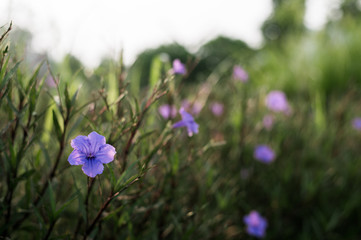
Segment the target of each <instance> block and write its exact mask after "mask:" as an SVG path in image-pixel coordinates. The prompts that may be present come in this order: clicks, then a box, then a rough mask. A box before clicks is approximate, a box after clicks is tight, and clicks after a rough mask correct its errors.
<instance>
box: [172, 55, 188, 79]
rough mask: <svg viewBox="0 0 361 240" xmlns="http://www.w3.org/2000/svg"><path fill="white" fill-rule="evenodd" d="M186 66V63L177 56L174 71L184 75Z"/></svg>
mask: <svg viewBox="0 0 361 240" xmlns="http://www.w3.org/2000/svg"><path fill="white" fill-rule="evenodd" d="M186 71H187V70H186V67H185V65H184V64H183V63H182V62H181V61H180V60H179V59H178V58H177V59H175V60H174V61H173V73H174V74H180V75H184V74H186Z"/></svg>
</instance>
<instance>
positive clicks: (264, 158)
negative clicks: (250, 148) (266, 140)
mask: <svg viewBox="0 0 361 240" xmlns="http://www.w3.org/2000/svg"><path fill="white" fill-rule="evenodd" d="M253 156H254V158H255V159H257V160H258V161H260V162H263V163H271V162H273V160H274V159H275V157H276V155H275V153H274V151H273V150H272V149H271V148H270V147H269V146H267V145H257V146H256V148H255V149H254V153H253Z"/></svg>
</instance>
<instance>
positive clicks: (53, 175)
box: [13, 113, 69, 227]
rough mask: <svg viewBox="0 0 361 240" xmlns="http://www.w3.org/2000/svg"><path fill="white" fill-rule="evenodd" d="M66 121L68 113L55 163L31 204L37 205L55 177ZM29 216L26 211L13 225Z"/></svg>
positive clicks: (62, 150) (18, 223)
mask: <svg viewBox="0 0 361 240" xmlns="http://www.w3.org/2000/svg"><path fill="white" fill-rule="evenodd" d="M68 122H69V113H68V114H67V116H66V118H65V120H64V131H63V134H62V135H61V139H60V148H59V152H58V155H57V156H56V160H55V164H54V165H53V167H52V169H51V171H50V173H49V175H48V177H47V181H45V183H44V185H43V187H42V189H41V191H40V193H39V195H38V196H37V197H36V198H35V200H34V202H33V206H35V207H36V206H37V205H38V204H39V202H40V200H41V199H42V197H43V196H44V194H45V192H46V189H47V188H48V186H49V182H51V181H52V180H53V178H54V177H55V173H56V169H57V168H58V165H59V162H60V159H61V157H62V155H63V152H64V148H65V133H66V129H67V126H68ZM29 216H30V212H27V213H25V214H24V215H23V217H22V218H20V219H19V220H18V221H16V222H15V224H14V225H13V226H17V227H19V226H20V225H21V224H22V223H23V222H24V221H25V220H26V219H27V218H28V217H29Z"/></svg>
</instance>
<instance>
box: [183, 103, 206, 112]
mask: <svg viewBox="0 0 361 240" xmlns="http://www.w3.org/2000/svg"><path fill="white" fill-rule="evenodd" d="M182 107H183V108H185V109H187V110H188V111H189V112H190V113H192V114H193V115H198V114H199V113H200V112H201V110H202V108H203V105H202V104H201V103H200V102H197V101H195V102H193V103H191V102H189V101H188V100H183V101H182Z"/></svg>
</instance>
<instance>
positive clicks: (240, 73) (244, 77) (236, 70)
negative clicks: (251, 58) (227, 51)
mask: <svg viewBox="0 0 361 240" xmlns="http://www.w3.org/2000/svg"><path fill="white" fill-rule="evenodd" d="M233 78H234V79H237V80H240V81H241V82H247V81H248V73H247V72H246V71H245V70H244V69H243V68H242V67H241V66H239V65H236V66H234V67H233Z"/></svg>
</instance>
